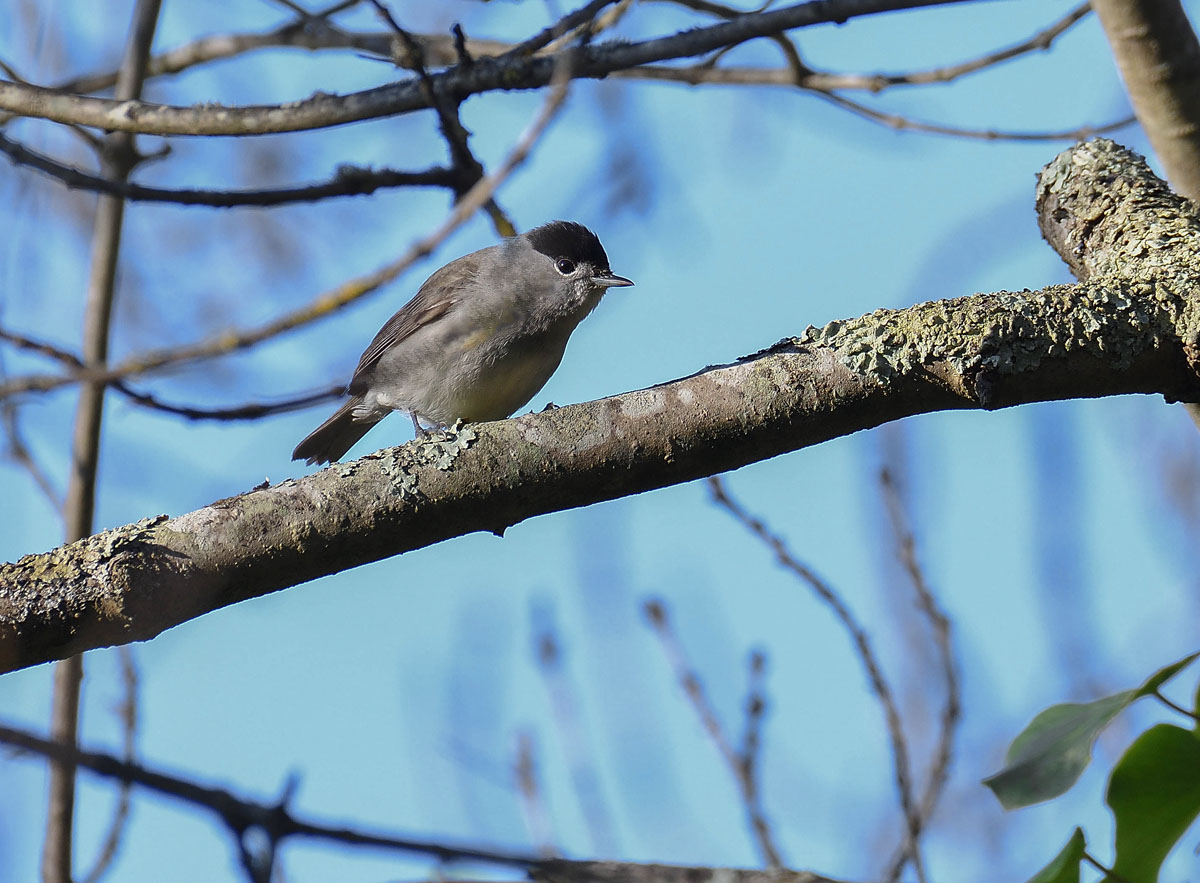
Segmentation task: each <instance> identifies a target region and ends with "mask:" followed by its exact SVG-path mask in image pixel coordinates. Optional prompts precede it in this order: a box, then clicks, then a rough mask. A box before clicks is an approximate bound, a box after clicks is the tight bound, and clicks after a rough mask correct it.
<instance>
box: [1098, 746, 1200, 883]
mask: <svg viewBox="0 0 1200 883" xmlns="http://www.w3.org/2000/svg"><path fill="white" fill-rule="evenodd" d="M1105 800H1106V802H1107V803H1108V805H1109V807H1111V808H1112V812H1113V816H1114V817H1116V820H1117V861H1116V864H1115V865H1113V869H1112V870H1113V875H1114V877H1119V878H1120V879H1122V880H1127V881H1129V883H1155V881H1157V880H1158V870H1159V868H1160V867H1161V866H1162V863H1163V860H1164V859H1166V857H1167V853H1169V852H1170V851H1171V847H1173V846H1174V845H1175V844H1176V843H1177V842H1178V840H1179V838H1180V837H1182V836H1183V834H1184V832H1185V831H1187V829H1188V828H1189V827H1190V826H1191V824H1192V822H1193V821H1194V820H1195V818H1196V816H1197V815H1198V814H1200V739H1197V738H1196V734H1195V733H1194V732H1192V731H1191V730H1185V729H1183V728H1181V727H1177V726H1174V725H1172V724H1159V725H1157V726H1155V727H1151V728H1150V729H1149V730H1147V731H1146V732H1144V733H1142V735H1140V736H1138V738H1137V739H1136V740H1135V741H1134V743H1133V744H1132V745H1130V746H1129V750H1128V751H1126V752H1125V754H1124V755H1123V756H1122V757H1121V759H1120V760H1119V761H1117V765H1116V767H1114V768H1113V772H1112V776H1111V778H1110V779H1109V780H1108V794H1107V795H1106V797H1105Z"/></svg>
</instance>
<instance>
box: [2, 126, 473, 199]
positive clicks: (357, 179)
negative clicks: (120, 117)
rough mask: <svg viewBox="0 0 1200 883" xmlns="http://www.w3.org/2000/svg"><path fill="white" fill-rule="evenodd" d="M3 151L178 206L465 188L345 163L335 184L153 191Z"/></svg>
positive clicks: (86, 184) (429, 174)
mask: <svg viewBox="0 0 1200 883" xmlns="http://www.w3.org/2000/svg"><path fill="white" fill-rule="evenodd" d="M0 153H4V154H5V155H6V156H7V157H8V158H9V159H10V160H11V161H12V162H13V164H14V165H19V166H25V167H27V168H31V169H36V170H37V171H39V172H43V173H45V174H47V175H49V176H50V177H52V178H54V179H56V180H58V181H60V182H62V183H63V184H65V185H66V186H67V187H69V188H71V189H79V190H91V191H94V192H96V193H105V194H108V195H109V196H116V197H120V198H121V199H126V200H130V201H134V202H172V203H177V204H179V205H203V206H211V207H213V208H233V207H235V206H259V207H262V206H276V205H287V204H289V203H295V202H315V201H317V200H320V199H329V198H330V197H335V196H363V195H367V194H371V193H374V192H375V191H376V190H380V189H383V188H387V187H446V188H449V189H451V190H457V188H458V186H459V176H458V175H457V174H456V173H455V171H454V170H452V169H442V168H436V167H435V168H431V169H427V170H425V171H423V172H400V171H396V170H393V169H368V168H362V167H360V166H350V165H345V166H339V167H338V170H337V172H336V173H335V174H334V176H333V177H332V178H331V179H330V180H328V181H325V182H323V183H320V184H304V185H300V186H296V187H280V188H275V189H267V190H202V189H191V188H183V189H170V188H163V187H147V186H145V185H142V184H136V183H133V182H131V181H125V180H118V179H113V178H106V177H104V176H103V175H96V174H92V173H91V172H86V171H84V170H83V169H78V168H76V167H74V166H70V165H67V164H66V163H61V162H59V161H58V160H56V159H53V158H51V157H49V156H46V155H45V154H42V153H38V152H37V151H35V150H32V149H30V148H28V147H26V146H25V145H23V144H21V143H20V142H17V141H14V140H12V139H11V138H8V137H6V136H4V135H3V134H0Z"/></svg>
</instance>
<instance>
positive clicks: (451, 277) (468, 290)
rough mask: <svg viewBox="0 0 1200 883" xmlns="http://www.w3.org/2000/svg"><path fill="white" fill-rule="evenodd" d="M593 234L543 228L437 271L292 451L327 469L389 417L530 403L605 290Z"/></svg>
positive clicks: (565, 225) (616, 282) (561, 226)
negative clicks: (342, 399) (330, 410)
mask: <svg viewBox="0 0 1200 883" xmlns="http://www.w3.org/2000/svg"><path fill="white" fill-rule="evenodd" d="M632 284H633V282H631V281H630V280H629V279H626V278H625V277H623V276H618V275H616V274H615V273H613V271H612V270H611V269H610V268H609V266H608V255H606V254H605V253H604V246H602V245H601V244H600V240H599V239H598V238H596V234H595V233H593V232H592V231H591V230H589V229H588V228H587V227H584V226H583V225H582V224H575V223H572V222H570V221H551V222H550V223H549V224H544V225H542V226H541V227H537V228H535V229H533V230H530V231H529V232H528V233H522V234H521V235H520V236H515V237H513V238H511V239H506V240H505V241H503V242H501V243H500V244H499V245H493V246H491V247H490V248H484V249H481V250H480V251H476V252H472V253H471V254H469V255H465V256H463V257H461V258H458V259H457V260H453V261H451V262H450V263H448V264H446V266H444V267H442V268H441V269H440V270H438V271H437V272H436V273H434V274H433V275H432V276H430V277H429V278H428V279H427V280H426V281H425V284H424V285H422V286H421V288H420V290H419V291H418V292H417V294H416V296H415V297H414V298H413V299H412V300H410V301H409V302H408V303H406V304H405V305H404V306H403V307H401V308H400V311H399V312H398V313H396V315H394V316H392V318H390V319H388V321H387V323H386V324H385V325H384V326H383V328H381V329H379V333H378V334H376V335H375V339H374V340H373V341H371V345H370V346H369V347H367V349H366V352H364V353H363V354H362V358H360V359H359V360H358V367H357V368H356V369H355V370H354V377H353V378H351V380H350V385H349V386H348V387H347V388H346V391H347V393H348V394H349V395H350V399H349V400H348V401H347V402H346V403H345V404H344V405H342V406H341V407H340V408H338V409H337V411H336V412H334V414H333V416H332V417H330V418H329V419H328V420H326V421H325V422H324V423H322V424H321V425H320V426H318V427H317V428H316V429H314V430H313V431H312V433H311V434H309V435H308V436H307V437H306V438H305V439H304V440H303V441H302V442H300V444H298V445H296V450H295V451H293V452H292V459H293V460H305V461H307V462H308V463H327V462H333V461H334V460H337V459H338V458H339V457H341V456H342V455H343V454H345V453H346V451H348V450H350V447H351V446H352V445H353V444H354V443H355V442H357V441H358V440H359V439H360V438H362V437H363V436H364V435H366V433H367V431H368V430H369V429H370V428H371V427H372V426H374V425H375V424H376V423H378V422H379V421H380V420H382V419H383V418H384V417H386V416H387V415H388V414H389V413H390V412H392V411H407V412H408V413H409V414H411V415H412V418H413V424H414V425H415V426H416V427H417V429H418V431H420V430H421V425H420V423H419V422H418V418H419V419H423V420H425V421H426V422H429V423H432V424H435V425H442V426H445V425H449V424H451V423H454V422H455V421H456V420H460V419H461V420H464V421H467V422H472V421H478V420H501V419H503V418H505V417H507V416H509V415H510V414H512V413H513V412H514V411H516V410H517V409H518V408H520V407H521V406H522V405H524V404H525V403H526V402H528V401H529V400H530V399H531V398H533V397H534V396H535V395H536V394H537V392H538V390H540V389H541V388H542V387H543V386H545V384H546V381H547V380H549V379H550V375H551V374H553V373H554V370H555V369H556V368H557V367H558V364H559V362H560V361H562V357H563V351H564V350H565V349H566V346H567V339H568V338H569V337H570V336H571V332H572V331H574V330H575V326H576V325H578V324H579V323H580V322H582V321H583V319H584V318H585V317H586V316H587V315H588V313H590V312H591V311H592V310H593V309H595V307H596V304H598V303H600V298H601V297H603V295H604V292H605V291H607V290H608V289H609V288H614V287H617V286H624V285H632Z"/></svg>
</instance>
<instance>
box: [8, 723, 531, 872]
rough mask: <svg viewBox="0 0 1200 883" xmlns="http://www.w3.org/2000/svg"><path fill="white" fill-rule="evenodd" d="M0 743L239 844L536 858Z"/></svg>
mask: <svg viewBox="0 0 1200 883" xmlns="http://www.w3.org/2000/svg"><path fill="white" fill-rule="evenodd" d="M0 743H3V744H5V745H9V746H12V747H13V748H17V749H21V750H23V751H29V752H33V753H35V754H40V755H42V756H44V757H47V758H50V759H53V760H55V761H57V762H59V763H70V764H72V765H73V766H77V767H81V768H83V769H86V770H89V771H91V772H92V773H95V774H96V775H98V776H100V777H102V778H105V779H111V780H113V781H116V782H130V783H132V784H133V785H136V786H137V787H139V788H145V789H147V790H149V791H153V792H155V793H157V794H162V795H164V796H166V797H170V798H173V799H175V800H180V801H183V802H184V803H186V804H188V805H190V806H193V807H198V808H202V809H206V810H208V811H209V812H211V813H212V814H213V815H215V816H216V817H217V819H218V821H220V822H221V823H222V824H223V825H224V826H225V827H226V828H228V829H229V832H230V833H231V834H232V835H233V836H234V837H235V838H236V840H237V841H238V842H239V843H240V842H241V841H242V840H243V838H244V837H245V836H246V835H247V833H248V832H254V831H258V832H261V833H264V834H266V835H267V836H268V837H269V838H270V839H272V840H274V841H279V840H282V839H284V838H287V837H299V838H308V839H312V840H318V841H324V842H327V843H338V844H342V845H345V846H365V847H373V848H377V849H385V850H389V851H393V852H404V853H419V854H423V855H431V856H434V857H436V858H439V859H442V860H445V861H453V860H473V861H479V862H486V863H489V864H497V865H507V866H512V867H519V868H523V867H529V866H530V865H533V864H535V863H536V862H537V857H536V856H529V855H524V854H522V853H519V852H505V851H503V850H490V849H485V848H476V847H472V846H466V845H461V846H459V845H455V844H453V843H451V842H449V841H447V842H434V841H427V840H419V839H416V838H410V837H404V836H400V835H392V834H386V833H382V832H373V831H367V830H365V829H355V828H346V827H340V826H336V825H328V824H323V823H321V822H316V821H312V820H308V819H304V818H301V817H299V816H297V815H296V814H295V813H293V812H292V811H291V810H290V809H289V808H288V806H287V804H286V802H275V803H266V802H262V801H256V800H250V799H248V798H244V797H238V796H237V795H235V794H233V793H232V792H230V791H227V790H225V789H224V788H216V787H213V786H209V785H201V784H199V783H198V782H196V781H194V780H190V779H184V778H181V777H179V776H173V775H170V774H168V773H166V772H163V771H160V770H156V769H153V768H151V767H148V766H145V765H143V764H137V763H130V762H128V761H123V760H119V759H118V758H116V757H113V756H112V755H110V754H104V753H102V752H98V751H84V750H81V749H79V748H76V747H75V746H70V745H62V744H60V743H58V742H55V741H52V740H49V739H43V738H41V737H39V736H36V735H34V734H33V733H30V732H27V731H25V730H20V729H17V728H15V727H9V726H5V725H0Z"/></svg>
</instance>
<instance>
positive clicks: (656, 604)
mask: <svg viewBox="0 0 1200 883" xmlns="http://www.w3.org/2000/svg"><path fill="white" fill-rule="evenodd" d="M644 611H645V614H646V619H648V620H649V621H650V625H651V626H653V627H654V632H655V634H656V635H658V640H659V643H660V644H661V645H662V648H663V651H664V652H665V653H666V656H667V661H668V663H669V664H670V666H671V670H672V672H673V673H674V674H675V678H676V680H678V681H679V685H680V687H682V688H683V692H684V695H685V696H687V698H688V701H689V702H691V704H692V708H693V709H695V711H696V716H697V717H698V718H700V724H701V726H703V727H704V730H705V732H707V733H708V737H709V738H710V739H712V741H713V744H714V745H715V746H716V747H717V751H718V752H719V753H720V755H721V758H722V759H723V760H724V761H725V765H726V766H727V767H729V772H730V773H732V774H733V778H734V781H735V782H736V783H737V786H738V790H739V791H740V792H741V798H742V807H743V809H744V810H745V812H746V820H747V821H748V822H749V823H750V831H751V833H752V834H753V835H754V842H755V844H756V845H757V846H758V851H759V853H760V854H761V855H762V860H763V863H764V864H765V865H766V866H767V867H768V868H769V869H771V870H779V869H781V868H782V867H783V865H784V862H783V858H782V856H781V855H780V852H779V847H778V846H776V845H775V834H774V832H773V831H772V829H771V824H770V822H768V821H767V816H766V813H765V812H764V811H763V806H762V794H761V792H760V790H759V787H758V779H757V777H756V773H757V765H756V763H755V761H756V759H757V755H758V722H759V719H760V718H761V708H755V709H752V711H753V712H754V713H752V714H751V715H750V717H749V721H750V726H748V727H747V729H746V734H747V735H749V736H750V738H749V739H748V740H746V743H745V745H744V749H745V750H744V751H738V750H737V749H735V748H734V747H733V743H732V742H731V741H730V740H729V737H728V736H727V735H726V734H725V728H724V727H722V726H721V721H720V719H719V718H718V717H717V712H716V709H714V708H713V706H712V702H711V701H710V700H709V698H708V693H707V692H706V691H705V689H704V683H703V682H702V681H701V680H700V675H699V674H698V673H697V672H696V669H695V668H694V667H693V666H692V664H691V662H690V661H689V660H688V657H687V653H686V652H685V651H684V649H683V642H682V641H680V640H679V636H678V635H676V634H675V630H674V629H673V628H672V627H671V622H670V620H669V619H668V617H667V608H666V605H665V604H664V603H663V602H662V601H661V600H654V601H649V602H647V603H646V605H645V607H644ZM759 673H760V674H761V670H760V672H759Z"/></svg>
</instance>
